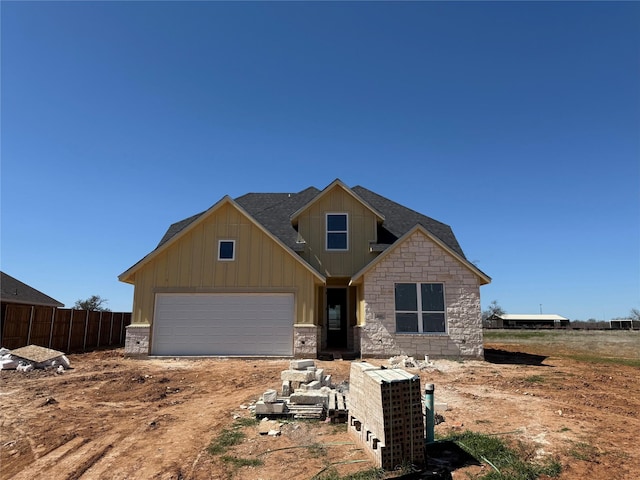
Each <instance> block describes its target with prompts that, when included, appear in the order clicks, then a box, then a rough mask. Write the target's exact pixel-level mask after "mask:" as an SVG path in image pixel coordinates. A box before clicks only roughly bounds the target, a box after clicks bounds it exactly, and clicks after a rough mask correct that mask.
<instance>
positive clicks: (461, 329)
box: [354, 231, 484, 358]
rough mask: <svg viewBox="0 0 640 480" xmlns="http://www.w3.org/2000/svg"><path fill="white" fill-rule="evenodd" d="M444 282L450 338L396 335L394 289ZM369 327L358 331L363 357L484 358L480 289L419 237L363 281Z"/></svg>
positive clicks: (473, 277) (467, 273) (474, 280)
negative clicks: (407, 284)
mask: <svg viewBox="0 0 640 480" xmlns="http://www.w3.org/2000/svg"><path fill="white" fill-rule="evenodd" d="M413 282H416V283H418V282H422V283H430V282H434V283H436V282H441V283H444V289H445V308H446V322H447V333H446V334H406V333H401V334H396V333H395V330H396V326H395V290H394V285H395V284H396V283H413ZM362 288H363V289H364V290H363V291H364V302H365V324H364V325H361V326H358V327H356V330H359V332H355V335H354V337H355V338H358V337H359V338H360V353H361V355H362V356H363V357H388V356H391V355H409V356H413V357H416V358H424V355H429V356H432V357H467V358H483V356H484V350H483V346H482V342H483V340H482V319H481V312H480V283H479V279H478V277H477V276H476V275H475V274H474V273H472V272H471V270H469V269H468V268H467V267H465V266H464V265H463V264H462V263H460V262H459V261H458V260H456V259H455V258H454V257H452V256H451V255H450V254H448V253H447V252H446V251H445V250H444V249H442V248H441V247H440V246H439V245H438V244H436V243H435V242H433V241H432V240H431V239H430V238H429V237H427V236H426V235H424V234H423V233H422V232H420V231H416V232H415V233H414V234H413V235H411V236H410V237H409V238H407V239H406V240H405V242H403V244H402V245H399V246H398V247H397V248H396V249H395V250H394V251H392V252H391V253H389V255H387V257H386V258H385V259H383V260H382V261H381V262H380V263H379V264H377V265H376V266H375V267H373V268H372V269H371V271H369V272H367V273H366V274H365V276H364V282H363V286H362Z"/></svg>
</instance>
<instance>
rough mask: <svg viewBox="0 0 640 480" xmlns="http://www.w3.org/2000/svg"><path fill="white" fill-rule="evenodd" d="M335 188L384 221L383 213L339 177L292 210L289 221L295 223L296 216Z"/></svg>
mask: <svg viewBox="0 0 640 480" xmlns="http://www.w3.org/2000/svg"><path fill="white" fill-rule="evenodd" d="M336 188H341V189H342V190H344V191H345V192H347V193H348V194H349V195H350V196H351V197H353V198H354V199H355V200H356V201H358V202H359V203H361V204H362V205H364V206H365V207H366V208H367V209H368V210H370V211H371V213H373V214H374V215H375V217H376V218H377V220H378V222H383V221H384V215H383V214H382V213H380V212H379V211H378V210H376V209H375V208H374V207H372V206H371V205H370V204H369V203H368V202H367V201H366V200H364V199H363V198H362V197H360V196H359V195H358V194H357V193H355V192H354V191H353V190H352V189H350V188H349V187H347V186H346V185H345V184H344V183H342V181H341V180H340V179H338V178H336V179H335V180H334V181H333V182H331V184H329V185H328V186H327V187H326V188H325V189H324V190H322V192H320V194H318V195H316V196H315V197H314V198H313V199H311V200H310V201H309V202H307V203H306V204H305V205H303V206H302V207H301V208H299V209H298V210H296V211H295V212H293V213H292V214H291V217H290V219H291V223H293V224H294V225H295V224H296V222H297V220H298V217H299V216H300V215H301V214H302V213H303V212H305V211H306V210H308V209H309V208H311V206H312V205H314V204H315V203H316V202H318V201H319V200H320V199H322V198H323V197H325V196H327V195H330V194H331V192H332V191H333V190H335V189H336Z"/></svg>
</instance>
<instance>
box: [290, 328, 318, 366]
mask: <svg viewBox="0 0 640 480" xmlns="http://www.w3.org/2000/svg"><path fill="white" fill-rule="evenodd" d="M321 338H322V332H321V328H320V327H318V326H316V325H294V326H293V356H294V357H298V358H303V357H309V358H315V357H316V355H317V354H318V350H319V349H318V340H319V339H321Z"/></svg>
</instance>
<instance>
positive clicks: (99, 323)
mask: <svg viewBox="0 0 640 480" xmlns="http://www.w3.org/2000/svg"><path fill="white" fill-rule="evenodd" d="M101 332H102V310H100V317H99V318H98V340H96V348H98V347H99V346H100V333H101Z"/></svg>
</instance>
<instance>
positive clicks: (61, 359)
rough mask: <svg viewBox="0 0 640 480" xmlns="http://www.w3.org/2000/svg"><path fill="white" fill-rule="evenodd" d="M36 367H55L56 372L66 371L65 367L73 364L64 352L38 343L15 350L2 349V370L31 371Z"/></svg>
mask: <svg viewBox="0 0 640 480" xmlns="http://www.w3.org/2000/svg"><path fill="white" fill-rule="evenodd" d="M35 368H41V369H49V368H55V369H56V373H64V371H65V369H68V368H71V364H70V363H69V359H68V358H67V357H66V355H65V354H64V353H63V352H59V351H57V350H51V349H50V348H45V347H40V346H38V345H29V346H26V347H21V348H16V349H15V350H8V349H6V348H2V349H0V370H17V371H19V372H30V371H32V370H33V369H35Z"/></svg>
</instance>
